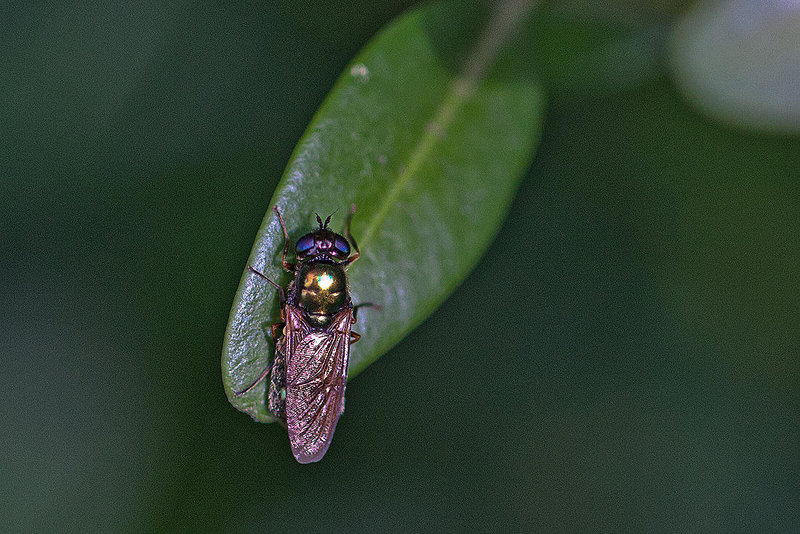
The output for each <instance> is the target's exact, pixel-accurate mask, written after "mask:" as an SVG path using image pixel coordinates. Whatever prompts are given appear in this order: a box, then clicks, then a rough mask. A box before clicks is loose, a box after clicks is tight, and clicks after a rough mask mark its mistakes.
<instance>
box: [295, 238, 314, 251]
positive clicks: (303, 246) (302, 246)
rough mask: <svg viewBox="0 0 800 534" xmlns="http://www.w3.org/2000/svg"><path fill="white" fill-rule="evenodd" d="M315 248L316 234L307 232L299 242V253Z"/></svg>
mask: <svg viewBox="0 0 800 534" xmlns="http://www.w3.org/2000/svg"><path fill="white" fill-rule="evenodd" d="M312 248H314V234H306V235H304V236H303V237H301V238H300V241H298V242H297V253H298V254H303V253H304V252H308V251H309V250H311V249H312Z"/></svg>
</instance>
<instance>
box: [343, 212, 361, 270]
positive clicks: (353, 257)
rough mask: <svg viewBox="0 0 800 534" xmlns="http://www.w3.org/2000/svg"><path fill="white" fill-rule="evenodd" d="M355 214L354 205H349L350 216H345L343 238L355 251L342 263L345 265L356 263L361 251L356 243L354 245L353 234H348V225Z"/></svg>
mask: <svg viewBox="0 0 800 534" xmlns="http://www.w3.org/2000/svg"><path fill="white" fill-rule="evenodd" d="M355 214H356V205H355V204H351V205H350V215H348V216H347V224H345V227H344V236H345V237H346V238H347V240H348V241H350V243H351V244H352V245H353V248H354V249H355V250H356V251H355V252H354V253H353V254H352V255H351V256H350V257H349V258H347V260H346V261H345V262H344V264H345V265H350V264H351V263H353V262H354V261H356V260H357V259H358V258H359V256H361V251H360V250H358V243H356V240H355V238H354V237H353V234H351V233H350V223H351V222H352V220H353V215H355Z"/></svg>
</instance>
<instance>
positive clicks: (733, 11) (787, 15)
mask: <svg viewBox="0 0 800 534" xmlns="http://www.w3.org/2000/svg"><path fill="white" fill-rule="evenodd" d="M671 51H672V63H673V65H674V69H673V70H674V74H675V79H676V81H677V83H678V86H679V87H680V88H681V89H682V90H683V91H684V92H685V93H686V95H687V96H688V97H689V98H690V99H691V100H692V101H693V102H694V103H695V104H697V106H698V107H699V108H700V109H702V110H703V111H705V112H707V113H709V114H710V115H712V116H714V117H716V118H719V119H722V120H723V121H726V122H730V123H733V124H736V125H740V126H745V127H748V128H755V129H761V130H773V131H779V132H794V133H797V132H800V3H798V2H796V1H790V2H787V1H784V0H732V1H731V0H728V1H725V2H713V3H707V4H700V5H698V6H697V8H696V9H694V10H693V11H691V12H690V13H689V14H687V16H686V17H685V18H684V20H683V21H682V22H681V23H680V24H679V25H677V26H676V27H675V31H674V32H673V35H672V47H671Z"/></svg>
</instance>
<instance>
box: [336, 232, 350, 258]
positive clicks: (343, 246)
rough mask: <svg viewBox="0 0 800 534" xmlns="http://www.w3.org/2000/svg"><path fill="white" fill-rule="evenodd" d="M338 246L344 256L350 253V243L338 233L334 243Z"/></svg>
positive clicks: (337, 248)
mask: <svg viewBox="0 0 800 534" xmlns="http://www.w3.org/2000/svg"><path fill="white" fill-rule="evenodd" d="M333 246H334V247H336V250H337V251H338V252H340V253H341V254H342V255H344V256H348V255H350V245H349V244H348V243H347V241H346V240H344V239H342V238H341V237H339V236H338V235H337V236H336V241H335V242H334V244H333Z"/></svg>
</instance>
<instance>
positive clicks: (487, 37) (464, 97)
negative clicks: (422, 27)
mask: <svg viewBox="0 0 800 534" xmlns="http://www.w3.org/2000/svg"><path fill="white" fill-rule="evenodd" d="M532 6H533V0H504V1H503V2H502V3H501V4H499V5H498V6H497V7H496V9H495V11H494V13H493V15H492V17H491V19H490V20H489V22H488V23H487V24H486V26H485V27H484V30H483V32H482V34H481V37H480V38H479V39H478V42H477V43H476V44H475V47H474V48H473V49H472V51H471V52H470V54H468V55H467V57H466V59H465V61H464V66H463V68H462V69H461V72H460V73H459V74H458V75H457V76H456V77H455V78H454V79H453V81H452V82H451V84H450V87H449V89H448V90H447V93H446V94H445V96H444V99H443V100H442V103H441V104H439V106H438V107H437V108H436V111H435V112H434V114H433V118H432V120H431V121H429V122H426V123H425V127H424V131H423V132H422V136H421V137H420V139H419V141H417V143H416V145H414V148H413V150H412V151H411V155H410V156H409V158H408V162H407V163H406V165H405V166H401V167H400V168H401V169H402V171H401V172H400V173H399V174H398V176H397V178H396V179H395V180H394V183H393V184H392V187H391V188H390V189H389V193H388V194H387V195H386V198H385V200H384V201H383V202H382V203H381V206H380V209H378V210H377V211H376V212H375V214H374V215H373V216H372V218H371V219H370V220H369V222H368V223H367V226H366V228H365V229H364V230H363V231H362V236H363V237H362V238H361V239H359V245H360V248H362V249H364V250H369V247H368V245H369V243H370V242H371V241H372V239H373V238H374V237H375V234H376V232H377V231H378V228H379V227H380V226H381V225H382V224H383V222H384V221H385V220H386V217H387V216H388V214H389V211H390V210H391V209H392V207H394V206H395V204H396V203H397V199H398V198H399V197H400V194H401V193H402V192H403V191H404V190H405V189H406V187H407V186H408V184H409V182H411V180H412V179H413V178H414V176H415V175H416V174H417V171H418V170H419V168H420V167H421V166H422V164H423V163H424V161H425V159H426V158H427V156H428V155H429V154H430V153H431V151H432V150H433V148H434V147H435V146H436V144H437V142H438V141H440V140H441V139H443V138H444V137H445V136H446V134H447V131H448V129H449V128H450V126H451V125H452V123H453V119H454V117H455V115H456V113H457V112H458V110H459V109H461V108H462V107H463V106H464V104H466V103H467V102H468V101H469V100H470V98H472V96H473V95H474V94H475V90H476V88H477V86H478V84H479V83H480V82H481V80H482V79H483V77H484V76H485V74H486V72H487V70H488V69H489V67H490V66H491V65H492V63H494V61H495V59H497V56H498V54H499V53H500V51H501V50H502V48H503V45H504V44H505V43H506V42H507V41H508V40H509V38H510V37H511V36H512V35H513V33H514V30H515V29H516V28H517V27H518V26H519V24H521V22H522V21H523V20H524V19H525V15H526V14H527V12H528V11H529V10H530V8H531V7H532Z"/></svg>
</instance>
